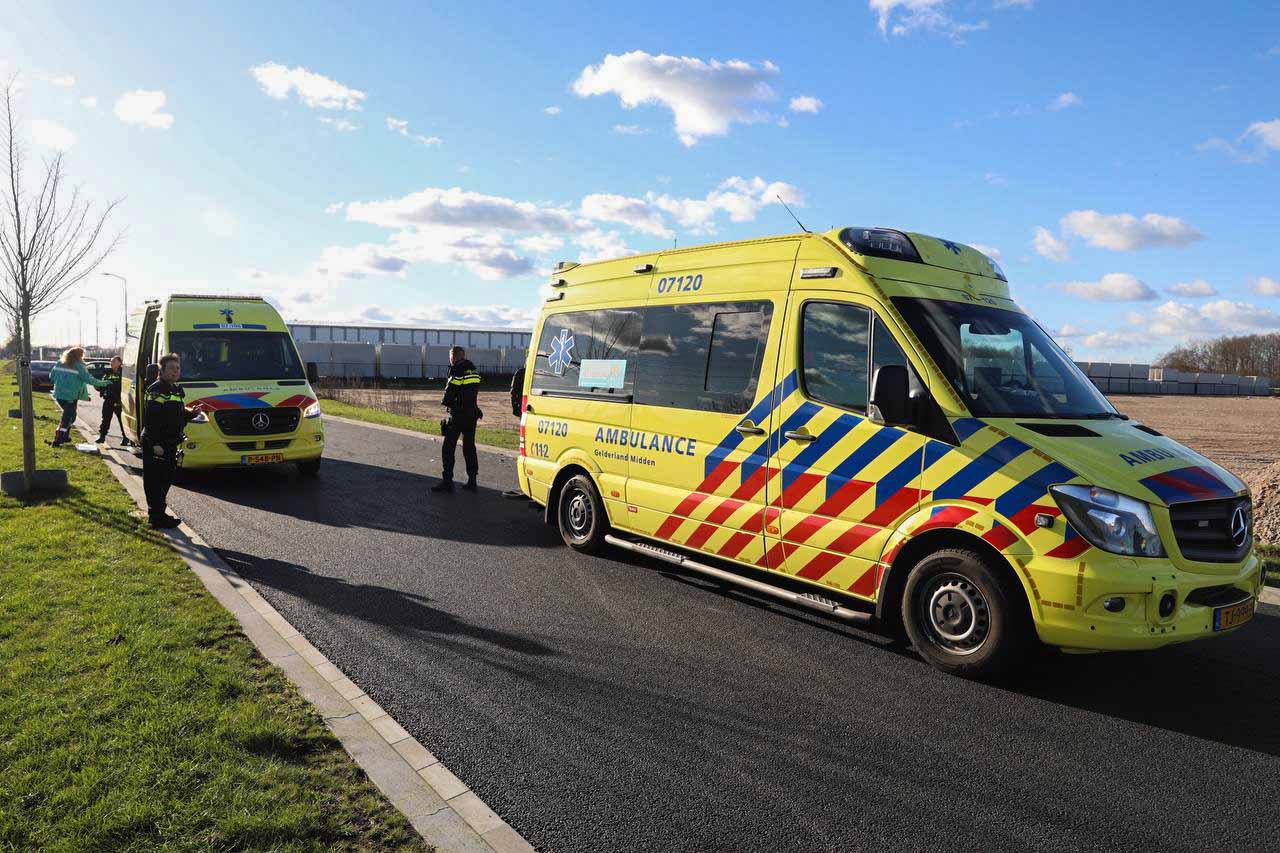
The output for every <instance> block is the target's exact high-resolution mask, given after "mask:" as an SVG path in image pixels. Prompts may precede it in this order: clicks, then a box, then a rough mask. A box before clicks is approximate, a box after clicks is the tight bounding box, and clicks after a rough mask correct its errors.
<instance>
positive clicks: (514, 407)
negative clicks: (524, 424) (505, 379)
mask: <svg viewBox="0 0 1280 853" xmlns="http://www.w3.org/2000/svg"><path fill="white" fill-rule="evenodd" d="M523 405H524V365H521V366H520V369H519V370H517V371H516V375H515V376H512V377H511V414H513V415H515V416H516V417H517V418H518V417H520V416H521V415H522V414H524V412H523V411H521V409H522V407H523Z"/></svg>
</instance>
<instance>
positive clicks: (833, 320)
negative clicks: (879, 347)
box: [800, 302, 871, 412]
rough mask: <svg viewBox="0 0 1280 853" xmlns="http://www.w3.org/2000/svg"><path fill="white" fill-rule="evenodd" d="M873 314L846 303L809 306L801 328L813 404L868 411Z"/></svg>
mask: <svg viewBox="0 0 1280 853" xmlns="http://www.w3.org/2000/svg"><path fill="white" fill-rule="evenodd" d="M870 337H871V312H870V311H868V310H867V309H866V308H863V307H861V306H858V305H850V304H848V303H842V302H807V303H805V306H804V315H803V321H802V323H801V327H800V341H801V350H802V353H803V356H802V362H803V378H804V392H805V394H806V395H807V396H808V397H809V398H810V399H812V400H816V401H817V402H820V403H830V404H831V405H833V406H839V407H840V408H842V409H850V410H852V411H856V412H861V411H865V410H866V408H867V381H868V362H869V357H870V351H871V347H870V346H869V344H870Z"/></svg>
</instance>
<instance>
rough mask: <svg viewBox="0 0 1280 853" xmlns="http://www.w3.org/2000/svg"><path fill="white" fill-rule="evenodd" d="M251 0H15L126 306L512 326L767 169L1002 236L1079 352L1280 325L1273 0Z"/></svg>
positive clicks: (742, 216)
mask: <svg viewBox="0 0 1280 853" xmlns="http://www.w3.org/2000/svg"><path fill="white" fill-rule="evenodd" d="M172 5H174V6H179V7H182V6H185V5H186V4H172ZM264 5H267V4H248V3H243V4H241V3H224V4H219V6H218V7H216V9H215V8H213V7H211V8H209V9H208V10H205V11H196V10H195V9H194V8H190V7H189V8H178V9H175V8H161V7H157V5H156V4H141V3H128V2H116V3H112V4H96V8H88V9H85V8H82V7H81V4H72V3H64V2H49V3H19V4H16V5H10V6H9V8H7V9H6V10H4V11H3V17H4V19H5V20H6V24H7V26H5V27H4V28H3V31H2V32H0V68H3V69H5V71H6V73H10V72H13V71H18V72H20V73H21V74H22V93H23V94H22V97H23V100H22V104H21V109H22V113H23V118H24V119H25V125H24V127H25V129H26V131H27V133H28V137H29V139H30V140H31V146H30V151H31V153H32V155H33V156H37V157H38V156H43V155H44V154H47V153H48V151H49V150H51V147H53V146H60V147H63V148H64V149H65V151H66V155H67V158H68V167H69V169H70V170H71V172H72V174H73V176H74V177H75V178H76V179H77V180H79V181H80V182H82V183H83V184H84V187H85V189H86V190H87V191H88V192H89V193H91V194H92V195H93V196H95V197H97V198H100V199H110V198H117V197H123V198H124V202H123V204H122V206H121V208H120V215H119V217H118V222H119V224H120V225H122V226H127V228H128V234H127V237H126V242H125V244H124V246H123V247H122V248H121V250H120V251H119V252H118V253H117V254H116V255H115V256H114V257H112V258H111V259H110V260H109V261H108V262H107V264H106V265H105V266H104V269H106V270H109V271H112V272H116V273H119V274H122V275H125V276H127V277H128V279H129V282H130V297H131V299H136V298H140V297H143V296H156V295H160V294H163V293H165V292H173V291H177V290H184V291H190V290H196V291H204V292H209V291H212V292H249V291H252V292H261V293H264V294H265V295H267V296H269V297H271V298H272V299H274V300H275V301H277V303H278V304H280V305H281V306H282V308H283V309H284V312H285V313H286V315H287V316H288V317H289V318H291V319H327V320H355V319H358V318H361V317H364V318H368V319H372V320H384V321H396V322H454V323H464V324H471V325H485V326H504V325H524V324H527V323H528V322H530V318H531V316H532V314H533V312H535V311H536V308H537V305H538V293H539V287H540V286H541V284H542V282H543V281H544V280H545V277H546V272H547V271H548V270H549V267H550V264H552V263H553V262H554V261H555V260H557V259H561V258H568V259H579V258H594V257H605V256H609V255H613V254H617V253H628V252H631V251H647V250H652V249H657V248H660V247H663V246H667V245H670V244H671V242H672V241H673V240H677V241H678V242H679V244H680V245H682V246H683V245H692V244H695V243H699V242H711V241H716V240H724V239H737V238H746V237H752V236H761V235H766V234H774V233H781V232H785V231H790V230H794V228H793V225H792V223H791V221H790V219H789V217H787V215H786V213H785V212H784V211H783V210H782V209H781V207H780V206H778V205H777V204H776V203H773V196H774V195H775V194H781V195H782V196H783V197H784V198H787V199H788V200H791V201H793V202H795V204H794V206H795V208H796V212H797V213H798V214H799V216H800V218H801V219H802V220H804V222H805V224H806V225H808V226H809V227H810V228H812V229H815V230H817V229H826V228H829V227H832V226H837V225H852V224H857V225H885V226H890V227H899V228H904V229H908V230H918V231H923V232H926V233H932V234H936V235H939V236H942V237H946V238H949V239H955V240H959V241H962V242H967V243H970V244H974V245H978V246H980V247H983V248H985V249H988V250H994V252H993V254H994V253H996V252H998V259H999V260H1000V262H1001V264H1002V265H1003V266H1004V268H1005V271H1006V272H1007V273H1008V275H1009V278H1010V281H1011V282H1012V284H1013V288H1014V293H1015V295H1016V297H1017V298H1018V299H1019V301H1020V302H1022V304H1023V305H1024V306H1025V307H1027V308H1028V310H1030V311H1031V312H1032V313H1034V314H1035V315H1036V316H1037V317H1038V318H1039V319H1040V320H1041V321H1042V322H1043V323H1044V324H1045V325H1046V326H1047V327H1049V328H1051V329H1054V330H1055V331H1056V332H1057V333H1058V334H1059V338H1060V340H1061V341H1062V342H1063V343H1064V344H1065V345H1067V346H1068V347H1069V348H1070V349H1072V351H1073V352H1074V353H1075V354H1076V356H1077V357H1078V358H1091V359H1097V360H1112V361H1119V360H1147V359H1149V358H1151V357H1153V356H1154V355H1156V354H1158V353H1160V352H1162V351H1164V350H1166V349H1168V348H1169V347H1170V346H1172V345H1173V344H1175V343H1178V342H1181V341H1184V340H1187V339H1189V338H1195V337H1205V336H1212V335H1216V334H1222V333H1235V332H1249V331H1270V330H1277V329H1280V247H1277V240H1276V234H1277V228H1278V226H1280V213H1278V207H1277V203H1276V202H1277V191H1278V190H1280V96H1278V95H1277V92H1280V85H1278V84H1280V8H1277V7H1274V6H1273V5H1272V4H1259V3H1248V2H1234V3H1224V4H1219V5H1216V6H1215V7H1214V8H1213V9H1212V10H1211V11H1209V12H1206V9H1205V7H1204V5H1203V4H1202V3H1194V4H1193V3H1189V2H1188V3H1178V2H1170V3H1163V4H1160V11H1159V13H1158V14H1157V13H1154V12H1153V11H1152V8H1153V7H1152V6H1150V5H1148V4H1138V3H1132V4H1113V3H1105V4H1104V3H1100V2H1098V3H1083V4H1078V3H1066V2H1061V0H1031V2H1020V0H1003V2H1001V0H872V1H871V2H869V3H868V2H852V3H848V4H845V5H844V6H843V8H840V7H823V8H821V9H819V8H817V7H794V8H786V7H780V6H779V5H778V4H776V3H751V2H739V3H735V4H733V5H732V7H726V6H725V5H724V4H709V3H708V4H685V3H671V4H663V3H650V4H612V5H603V6H601V7H599V8H597V9H594V10H592V11H591V12H590V13H589V14H588V13H583V12H582V10H581V7H580V6H578V5H574V4H561V3H541V4H536V6H535V5H534V4H506V3H502V4H500V3H494V2H487V0H476V2H470V3H466V4H432V5H425V4H417V3H412V4H410V3H405V4H361V7H359V8H357V7H356V6H353V5H352V4H330V5H322V4H286V3H275V4H269V7H270V8H268V9H264V8H261V7H262V6H264ZM366 5H372V8H365V6H366ZM81 295H88V296H92V297H95V298H97V299H99V300H100V307H101V311H102V316H103V317H104V318H114V317H115V316H118V314H119V313H120V306H121V300H120V295H119V289H118V287H117V285H116V283H115V282H114V281H112V280H110V279H105V278H101V277H99V278H95V280H94V281H92V282H91V283H88V284H86V285H85V286H84V287H82V288H81V289H80V290H78V291H77V292H76V293H75V294H72V296H71V297H70V298H69V299H68V301H67V302H66V303H65V305H64V306H62V307H60V308H58V309H55V310H54V311H53V312H51V313H50V314H48V315H46V316H45V317H44V318H43V320H42V321H41V322H40V323H39V324H38V326H37V330H38V331H39V332H40V333H41V334H38V335H37V338H41V337H42V336H43V337H44V338H51V337H53V338H58V339H59V340H65V339H66V338H67V337H68V336H69V335H74V334H75V329H76V327H77V321H78V318H77V311H78V310H80V309H81V308H82V307H83V311H84V328H85V330H86V331H85V337H86V338H88V337H90V334H89V332H88V329H90V328H91V325H92V320H91V316H92V309H91V307H90V306H89V304H88V303H81V302H80V301H79V300H78V297H79V296H81ZM102 325H103V333H102V334H103V338H104V340H106V341H109V340H110V339H111V337H112V334H113V329H114V325H113V322H112V320H111V319H104V320H103V323H102Z"/></svg>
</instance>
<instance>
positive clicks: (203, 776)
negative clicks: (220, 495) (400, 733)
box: [0, 368, 425, 850]
mask: <svg viewBox="0 0 1280 853" xmlns="http://www.w3.org/2000/svg"><path fill="white" fill-rule="evenodd" d="M13 388H14V381H13V376H12V369H11V368H8V369H4V370H3V371H0V396H3V397H4V398H5V399H9V398H10V397H11V391H12V389H13ZM53 411H54V409H53V406H52V404H51V403H50V401H49V399H48V397H46V396H44V395H37V400H36V413H37V416H38V418H39V420H38V421H37V430H38V437H39V439H40V440H41V442H42V443H41V444H40V447H39V451H38V459H37V461H38V464H39V466H40V467H42V468H51V467H63V468H66V469H67V471H68V474H69V477H70V481H71V490H70V491H69V492H68V493H66V494H63V495H59V496H57V497H47V498H43V499H36V500H33V501H31V502H28V503H22V502H19V501H17V500H14V499H13V498H9V497H7V496H0V768H3V772H0V850H5V849H12V850H32V849H44V848H57V849H71V850H78V849H83V850H103V849H111V850H152V849H156V848H158V847H159V848H166V849H191V850H195V849H199V850H207V849H217V850H229V849H246V848H254V849H265V848H269V849H278V850H356V849H360V850H364V849H371V848H376V849H405V850H420V849H424V848H425V845H424V844H423V843H422V840H421V838H420V837H419V836H418V835H417V833H416V832H415V831H414V830H413V827H412V826H410V825H409V823H408V821H407V820H406V819H405V818H404V816H403V815H401V814H400V813H399V812H398V811H396V810H395V809H394V808H393V807H392V806H391V804H390V803H388V802H387V801H386V800H385V799H384V798H383V796H382V795H381V794H380V793H379V792H378V790H377V789H376V788H375V787H374V786H373V785H372V783H370V782H369V781H368V779H367V778H366V777H365V775H364V772H363V771H362V770H360V768H358V767H357V766H356V765H355V764H354V762H352V760H351V759H350V757H349V756H348V755H347V754H346V753H345V752H344V751H343V749H342V746H341V744H339V742H338V741H337V739H336V738H335V737H334V736H333V735H332V734H331V733H330V731H329V730H328V729H327V728H326V727H325V725H324V722H323V721H322V720H321V719H320V717H319V716H318V715H317V714H316V713H315V711H314V710H313V709H312V707H311V706H310V705H309V704H307V702H306V701H305V700H304V699H303V698H302V697H301V696H300V695H299V694H298V693H297V691H296V690H295V689H294V688H293V686H292V685H291V684H290V683H289V682H288V680H287V679H286V678H285V676H284V674H283V673H281V672H280V671H279V670H277V669H276V668H275V667H273V666H271V665H270V664H268V663H267V662H266V661H265V660H264V659H263V658H262V657H261V656H260V655H259V654H258V652H257V650H256V649H255V648H254V646H253V644H252V643H251V642H250V641H249V640H248V639H247V638H246V637H245V636H244V635H243V634H242V633H241V632H240V630H239V624H238V623H237V622H236V620H235V618H234V617H233V616H232V615H231V614H229V613H228V612H227V611H226V610H224V609H223V608H222V606H221V605H219V604H218V603H217V602H216V601H215V600H214V599H213V598H212V597H211V596H210V595H209V594H208V593H207V591H206V590H205V589H204V587H203V585H202V584H201V583H200V581H199V579H197V578H196V576H195V575H194V574H192V573H191V572H190V571H189V570H188V569H187V567H186V565H185V564H184V563H183V562H182V561H181V560H180V559H179V558H178V556H177V555H176V554H175V553H174V552H173V550H172V549H171V548H169V546H168V545H167V544H165V541H164V539H163V538H161V537H160V536H158V535H156V534H155V533H153V532H152V531H151V530H150V529H149V528H148V527H147V526H146V525H145V523H144V522H143V521H142V520H141V519H139V518H137V517H135V516H134V514H133V511H134V509H135V507H134V504H133V502H132V501H131V500H130V498H129V497H128V495H127V494H126V493H125V491H124V490H123V489H122V488H120V485H119V483H117V482H116V480H115V478H114V477H113V476H112V475H111V472H110V471H109V470H108V469H107V467H106V465H104V464H103V463H102V462H101V461H100V460H98V459H95V458H94V457H93V456H89V455H85V454H81V453H78V452H76V451H75V450H69V449H62V450H53V449H52V448H50V447H48V446H47V445H44V444H43V440H44V439H45V438H49V437H51V436H52V433H53V430H54V427H55V426H56V419H55V418H54V417H53ZM18 423H19V422H18V421H17V420H6V421H0V466H3V467H4V468H6V469H9V468H15V467H18V466H19V465H20V464H21V433H20V430H19V428H18Z"/></svg>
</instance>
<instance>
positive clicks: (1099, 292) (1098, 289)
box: [1054, 272, 1158, 302]
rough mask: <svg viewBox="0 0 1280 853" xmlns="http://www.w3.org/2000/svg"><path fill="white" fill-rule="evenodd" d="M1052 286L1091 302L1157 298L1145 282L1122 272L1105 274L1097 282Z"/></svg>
mask: <svg viewBox="0 0 1280 853" xmlns="http://www.w3.org/2000/svg"><path fill="white" fill-rule="evenodd" d="M1054 286H1055V287H1060V288H1061V289H1062V290H1064V291H1066V292H1067V293H1070V294H1071V295H1072V296H1078V297H1080V298H1081V299H1088V300H1090V301H1092V302H1144V301H1146V300H1149V299H1157V298H1158V296H1157V294H1156V292H1155V291H1154V290H1152V289H1151V288H1150V287H1149V286H1148V285H1147V283H1146V282H1144V281H1142V280H1140V279H1138V278H1136V277H1134V276H1132V275H1129V274H1128V273H1122V272H1112V273H1107V274H1106V275H1104V276H1103V277H1102V278H1100V279H1098V280H1097V281H1069V282H1067V283H1066V284H1061V285H1054Z"/></svg>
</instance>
